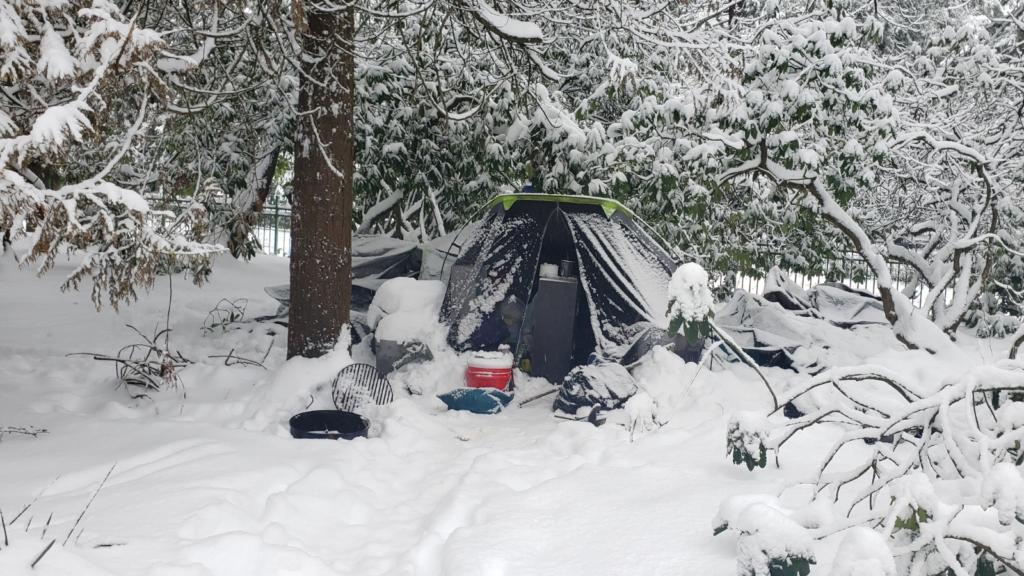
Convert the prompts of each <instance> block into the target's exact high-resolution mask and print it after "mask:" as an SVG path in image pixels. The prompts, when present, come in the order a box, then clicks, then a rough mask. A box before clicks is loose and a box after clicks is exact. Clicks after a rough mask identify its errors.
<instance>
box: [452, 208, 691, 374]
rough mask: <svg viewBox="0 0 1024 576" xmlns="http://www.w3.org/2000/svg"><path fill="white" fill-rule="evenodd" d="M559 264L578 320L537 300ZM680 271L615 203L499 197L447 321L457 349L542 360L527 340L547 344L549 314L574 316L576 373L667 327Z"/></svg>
mask: <svg viewBox="0 0 1024 576" xmlns="http://www.w3.org/2000/svg"><path fill="white" fill-rule="evenodd" d="M563 261H569V262H571V264H570V265H569V266H570V268H571V269H572V271H573V273H572V274H570V275H569V277H565V278H563V280H565V281H566V282H567V284H570V285H572V290H573V291H574V292H575V298H574V299H575V312H574V313H572V311H571V310H570V311H569V312H568V313H567V312H566V308H569V309H571V308H572V307H573V304H572V303H571V302H570V303H569V304H568V305H566V304H565V303H564V302H563V303H562V304H561V305H558V306H556V307H555V308H550V307H549V308H547V310H549V311H548V312H546V311H545V307H544V306H543V305H542V303H540V302H539V301H540V300H543V297H541V298H537V295H538V292H543V285H544V284H545V283H544V282H542V281H541V280H542V277H544V276H545V274H542V265H543V264H555V265H559V264H561V263H562V262H563ZM676 267H677V264H676V263H675V262H673V261H672V259H671V258H670V257H669V255H668V254H667V253H666V252H665V251H664V250H663V249H662V248H661V247H660V246H658V244H657V243H655V242H654V240H653V239H652V238H651V237H650V236H649V235H647V234H646V233H645V232H644V231H643V230H641V229H640V228H639V227H638V226H637V225H636V223H635V222H634V221H633V216H632V214H631V212H630V211H629V210H627V209H626V208H625V207H623V206H622V205H621V204H619V203H618V202H615V201H614V200H609V199H605V198H592V197H587V196H554V195H546V194H514V195H503V196H498V197H497V198H496V199H494V200H493V201H492V202H491V203H490V204H489V205H488V206H487V213H486V215H485V216H484V218H483V220H482V221H481V222H480V223H479V224H478V225H477V226H476V227H475V228H474V229H473V230H472V232H471V233H470V235H469V237H468V239H467V241H466V242H465V243H464V244H463V247H462V251H461V253H460V255H459V257H458V258H457V260H456V261H455V263H454V265H453V266H452V268H451V270H452V271H451V275H450V281H449V284H448V290H447V293H446V294H445V299H444V305H443V306H442V309H441V319H442V321H444V322H446V323H447V325H448V327H449V332H448V343H449V344H450V345H451V346H452V347H454V348H455V349H457V350H494V349H496V348H497V347H498V346H499V345H501V344H509V345H511V347H512V349H513V350H514V351H515V353H516V357H517V359H522V358H523V357H524V356H526V357H528V356H530V355H531V353H532V354H533V355H534V357H536V355H537V353H538V350H531V347H533V343H532V342H531V336H534V337H535V338H536V339H537V342H538V346H539V345H540V341H541V340H542V339H543V338H545V334H543V332H545V329H542V328H541V324H543V323H545V322H547V323H548V324H549V325H550V318H549V317H547V316H548V315H549V314H550V313H551V312H555V313H557V314H559V315H565V314H568V318H570V320H569V321H568V322H567V323H569V324H571V328H572V329H571V331H568V332H567V336H566V337H567V338H569V339H570V340H571V342H570V344H571V347H570V349H569V354H570V355H571V366H578V365H581V364H584V363H586V362H587V360H588V358H589V357H590V355H591V354H592V353H594V352H597V353H598V354H599V355H600V356H602V357H604V358H607V359H619V358H621V356H622V355H623V354H624V353H625V352H626V350H627V349H628V348H629V345H630V344H631V343H632V342H633V341H634V340H636V338H637V337H638V336H640V335H642V334H643V333H645V332H648V331H649V329H650V328H651V327H652V326H653V327H657V328H662V329H664V328H665V327H667V321H666V319H665V313H666V309H667V304H668V301H667V287H668V282H669V279H670V277H671V276H672V272H673V271H674V270H675V269H676ZM547 270H551V268H550V267H547ZM572 276H577V277H578V278H576V279H574V278H572ZM577 286H578V288H577ZM568 294H570V296H568V298H569V299H570V300H571V299H573V296H572V295H571V294H572V292H568ZM542 316H543V317H542ZM563 317H564V316H563ZM556 328H557V327H555V326H552V329H551V330H547V331H548V332H550V331H552V330H555V329H556ZM555 344H558V343H557V342H556V343H555ZM545 351H546V350H545ZM571 366H570V367H571Z"/></svg>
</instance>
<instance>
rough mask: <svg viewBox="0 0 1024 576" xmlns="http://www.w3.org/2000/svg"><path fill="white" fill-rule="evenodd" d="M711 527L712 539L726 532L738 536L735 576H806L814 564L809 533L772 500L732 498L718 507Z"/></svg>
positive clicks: (751, 497)
mask: <svg viewBox="0 0 1024 576" xmlns="http://www.w3.org/2000/svg"><path fill="white" fill-rule="evenodd" d="M715 526H716V527H715V535H718V534H721V533H722V532H724V531H726V530H734V531H736V532H738V533H739V538H738V539H737V541H736V556H737V558H736V573H737V574H738V576H806V575H807V574H808V573H809V572H810V570H811V564H815V563H816V558H815V554H814V541H813V539H812V538H811V535H810V533H809V532H808V531H807V529H806V528H804V527H803V526H801V525H800V524H799V523H797V522H796V521H794V520H793V519H791V518H790V517H789V516H787V514H786V513H785V512H784V511H783V510H782V509H781V508H780V507H779V506H778V504H777V503H776V502H775V499H774V498H771V497H767V496H758V495H754V496H746V497H743V496H734V497H732V498H730V499H728V500H726V501H725V502H723V503H722V506H721V507H720V509H719V512H718V516H717V517H716V518H715Z"/></svg>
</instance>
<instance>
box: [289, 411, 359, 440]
mask: <svg viewBox="0 0 1024 576" xmlns="http://www.w3.org/2000/svg"><path fill="white" fill-rule="evenodd" d="M288 425H289V426H290V427H291V429H292V438H320V439H324V440H351V439H353V438H366V431H367V429H369V428H370V421H369V420H367V419H366V418H363V417H362V416H360V415H359V414H356V413H354V412H345V411H342V410H311V411H309V412H303V413H301V414H296V415H295V416H292V419H291V420H289V421H288Z"/></svg>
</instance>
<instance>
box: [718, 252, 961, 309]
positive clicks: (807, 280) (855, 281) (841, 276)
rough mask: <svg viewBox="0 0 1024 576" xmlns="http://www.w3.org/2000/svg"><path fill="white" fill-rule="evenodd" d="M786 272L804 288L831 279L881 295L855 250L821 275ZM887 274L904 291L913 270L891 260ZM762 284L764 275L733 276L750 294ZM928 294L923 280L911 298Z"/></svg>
mask: <svg viewBox="0 0 1024 576" xmlns="http://www.w3.org/2000/svg"><path fill="white" fill-rule="evenodd" d="M787 275H788V276H789V278H790V279H791V280H792V281H793V282H794V283H796V284H797V285H799V286H800V287H801V288H803V289H804V290H807V289H809V288H810V287H811V286H815V285H817V284H822V283H824V282H830V281H834V282H841V283H842V284H845V285H847V286H849V287H851V288H855V289H857V290H863V291H864V292H868V293H871V294H874V295H875V296H880V295H881V293H880V292H879V291H878V282H877V280H876V279H875V277H874V275H873V274H872V273H871V270H870V269H869V268H868V265H867V262H865V261H864V259H863V258H861V257H860V255H859V254H855V253H847V254H844V255H843V256H841V257H840V258H838V259H836V260H833V261H831V262H829V263H828V265H827V266H826V270H825V273H824V274H820V275H815V274H811V275H807V274H800V273H797V272H787ZM889 275H890V276H892V281H893V288H895V289H896V290H898V291H903V290H904V289H905V288H906V287H907V286H909V285H910V283H911V282H912V281H913V278H914V269H913V268H911V267H910V266H908V265H906V264H903V263H902V262H890V263H889ZM764 284H765V280H764V278H759V277H755V276H746V275H739V276H737V278H736V287H737V288H742V289H743V290H746V291H747V292H750V293H752V294H761V293H763V292H764ZM928 294H929V290H928V287H927V286H926V285H924V284H923V283H919V285H918V287H917V290H915V292H914V294H913V296H912V298H911V301H912V302H913V303H914V304H915V305H916V306H917V307H918V308H920V307H922V306H923V305H924V302H925V300H927V299H928ZM952 296H953V294H952V291H951V290H950V289H948V288H947V289H946V290H945V291H944V292H943V295H942V299H943V301H944V302H946V303H947V304H948V303H949V302H950V299H951V298H952Z"/></svg>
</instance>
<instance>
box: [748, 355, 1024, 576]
mask: <svg viewBox="0 0 1024 576" xmlns="http://www.w3.org/2000/svg"><path fill="white" fill-rule="evenodd" d="M820 388H830V389H831V390H832V392H833V393H832V394H830V395H827V397H828V398H829V399H830V402H829V403H827V404H824V405H819V406H818V408H817V409H816V410H814V411H813V412H811V413H809V414H807V415H805V416H802V417H800V418H796V419H793V420H785V421H779V422H777V423H776V424H773V425H765V426H764V428H762V427H761V425H759V424H758V423H757V422H754V421H751V422H747V420H751V419H749V418H745V417H739V418H734V421H733V423H731V424H730V432H729V442H730V446H732V445H733V444H735V445H736V448H735V449H742V450H744V451H745V452H744V453H745V454H750V455H751V456H753V454H755V452H754V449H755V447H756V446H755V444H756V443H757V442H759V441H760V442H763V446H764V448H765V449H767V450H773V451H776V453H778V452H779V451H780V450H781V448H782V447H783V446H785V445H786V443H787V442H788V441H789V440H790V439H791V438H792V437H793V436H794V434H796V433H798V432H801V431H804V430H815V429H817V427H819V426H821V425H822V424H824V423H831V424H832V425H835V426H838V427H840V428H841V429H843V430H845V432H844V433H843V434H842V436H841V437H840V438H839V439H838V440H837V441H836V442H835V444H834V445H833V446H832V448H831V449H830V450H829V451H828V453H827V454H826V455H825V457H824V459H823V460H822V462H821V464H820V466H819V468H818V471H817V473H816V475H815V477H814V479H813V480H812V481H810V482H809V484H810V485H811V486H812V488H813V494H814V495H813V498H812V501H811V502H810V503H809V504H808V506H807V509H811V508H821V507H825V508H827V509H829V510H830V513H829V514H825V515H821V514H815V515H813V517H814V519H813V520H808V521H806V522H804V526H805V527H806V528H808V529H810V530H811V533H812V535H814V536H815V537H819V538H820V537H824V536H827V535H830V534H834V533H837V532H842V531H844V530H849V529H851V528H853V527H857V526H859V527H861V528H860V529H859V530H860V531H859V532H857V533H856V534H857V535H854V533H851V534H848V535H847V538H848V539H849V542H846V541H844V544H843V546H841V550H840V552H841V553H840V555H839V559H840V560H842V562H841V563H839V564H837V566H836V571H837V573H838V574H848V573H850V574H853V573H856V574H860V573H861V571H864V573H868V574H886V575H889V574H893V573H894V572H895V573H898V574H901V575H904V574H914V575H917V574H920V575H926V576H935V575H939V574H943V575H952V574H956V575H957V576H963V575H965V574H976V575H989V574H996V573H1000V572H1002V571H1009V572H1012V573H1015V574H1022V573H1024V560H1022V559H1024V475H1022V469H1021V465H1022V464H1024V449H1022V441H1024V403H1021V402H1003V403H1002V404H999V403H998V400H997V396H996V394H997V393H998V392H1002V393H1003V394H1004V396H1005V395H1011V396H1012V395H1015V394H1021V393H1024V362H1019V361H1015V360H1003V361H1000V362H997V363H996V364H993V365H983V366H976V367H974V368H971V369H970V370H968V371H967V372H966V373H964V374H962V375H959V376H953V377H949V378H947V379H946V380H945V381H944V382H943V383H942V386H941V387H940V388H939V389H938V390H937V391H936V392H934V393H926V392H925V391H923V390H922V389H920V388H919V387H918V386H916V385H914V384H912V383H910V382H908V381H907V380H906V379H905V378H904V377H903V376H901V375H900V374H898V373H895V372H893V371H891V370H888V369H886V368H883V367H881V366H861V367H853V368H834V369H832V370H829V371H827V372H824V373H822V374H819V375H817V376H815V377H813V378H810V379H808V380H807V381H805V382H803V383H800V384H798V385H796V386H794V387H792V388H791V389H790V390H788V391H787V392H786V393H785V394H783V395H781V397H780V403H786V402H790V401H793V400H797V399H800V398H801V397H804V396H806V395H808V394H810V393H811V392H813V391H815V390H817V389H820ZM822 397H825V395H819V396H818V397H817V398H818V399H819V400H820V399H821V398H822ZM811 404H814V403H813V402H812V403H811ZM840 453H842V456H840ZM735 458H736V457H735V456H734V459H735ZM839 462H842V463H843V464H842V466H840V464H839ZM748 466H749V464H748ZM799 516H800V510H797V511H796V512H795V513H794V515H793V517H794V518H797V517H799ZM807 517H808V518H811V515H808V516H807ZM822 518H824V520H822ZM866 529H870V530H872V531H874V533H876V534H877V536H878V537H877V538H876V537H874V536H867V535H866V533H864V532H863V530H866ZM883 543H884V546H885V548H887V550H886V549H883V548H882V545H883ZM843 550H847V551H846V552H843ZM856 550H863V551H866V552H856ZM890 557H892V558H894V565H893V564H890V563H889V560H888V558H890ZM871 558H873V559H874V560H870V559H871ZM869 560H870V561H869Z"/></svg>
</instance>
